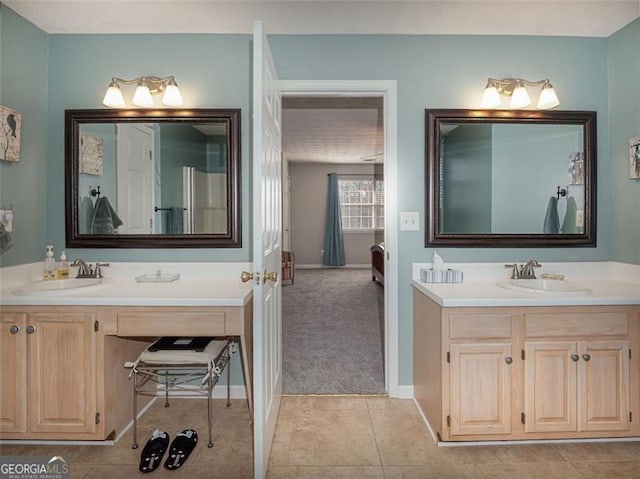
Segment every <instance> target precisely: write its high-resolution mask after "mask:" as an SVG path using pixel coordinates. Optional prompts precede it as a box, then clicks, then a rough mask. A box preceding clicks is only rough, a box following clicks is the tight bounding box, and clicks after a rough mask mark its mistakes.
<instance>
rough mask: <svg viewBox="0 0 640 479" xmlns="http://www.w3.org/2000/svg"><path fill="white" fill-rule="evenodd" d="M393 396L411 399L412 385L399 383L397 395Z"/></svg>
mask: <svg viewBox="0 0 640 479" xmlns="http://www.w3.org/2000/svg"><path fill="white" fill-rule="evenodd" d="M394 397H397V398H399V399H413V385H412V384H410V385H399V386H398V395H397V396H394Z"/></svg>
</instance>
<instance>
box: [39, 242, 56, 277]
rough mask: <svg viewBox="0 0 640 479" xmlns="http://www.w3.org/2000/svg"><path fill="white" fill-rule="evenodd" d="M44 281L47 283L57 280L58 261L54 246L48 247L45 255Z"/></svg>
mask: <svg viewBox="0 0 640 479" xmlns="http://www.w3.org/2000/svg"><path fill="white" fill-rule="evenodd" d="M42 279H44V280H45V281H47V280H50V279H56V259H55V257H54V256H53V245H47V252H46V253H45V255H44V266H43V270H42Z"/></svg>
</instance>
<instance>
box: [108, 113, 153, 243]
mask: <svg viewBox="0 0 640 479" xmlns="http://www.w3.org/2000/svg"><path fill="white" fill-rule="evenodd" d="M116 141H117V147H116V150H117V151H116V155H117V156H116V158H117V160H116V164H117V175H116V177H117V185H118V186H117V191H118V193H117V200H118V201H117V206H116V211H117V213H118V216H119V217H120V219H121V220H122V226H120V227H119V228H118V233H120V234H151V233H153V206H154V204H153V202H154V193H155V191H154V187H155V178H154V171H155V169H154V165H153V130H152V129H151V128H149V127H148V126H145V125H136V124H131V125H124V124H119V125H118V132H117V139H116Z"/></svg>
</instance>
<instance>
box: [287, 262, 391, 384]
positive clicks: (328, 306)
mask: <svg viewBox="0 0 640 479" xmlns="http://www.w3.org/2000/svg"><path fill="white" fill-rule="evenodd" d="M286 283H287V284H285V285H284V286H283V288H282V348H283V363H284V364H283V373H284V375H283V392H284V393H285V394H364V393H366V394H375V393H383V392H384V359H383V355H382V351H383V337H384V336H383V334H382V325H383V323H384V319H383V318H384V305H383V301H384V290H383V287H382V286H381V285H380V284H379V283H378V282H374V281H371V270H369V269H307V270H305V269H303V270H300V269H299V270H296V276H295V284H294V285H289V284H288V282H286Z"/></svg>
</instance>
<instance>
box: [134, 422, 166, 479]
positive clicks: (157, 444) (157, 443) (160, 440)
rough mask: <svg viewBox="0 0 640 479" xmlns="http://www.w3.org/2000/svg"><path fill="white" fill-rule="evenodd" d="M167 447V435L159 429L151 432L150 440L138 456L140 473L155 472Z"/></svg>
mask: <svg viewBox="0 0 640 479" xmlns="http://www.w3.org/2000/svg"><path fill="white" fill-rule="evenodd" d="M168 446H169V434H167V433H166V432H164V431H161V430H160V429H156V430H155V431H153V434H152V435H151V438H150V439H149V440H148V441H147V443H146V444H145V446H144V449H143V450H142V454H141V455H140V468H139V469H140V472H153V471H155V470H156V469H157V468H158V466H159V465H160V462H161V461H162V456H164V453H165V451H166V450H167V447H168Z"/></svg>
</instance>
